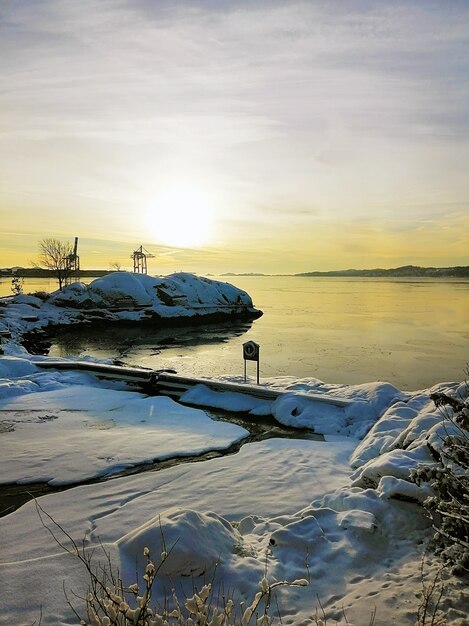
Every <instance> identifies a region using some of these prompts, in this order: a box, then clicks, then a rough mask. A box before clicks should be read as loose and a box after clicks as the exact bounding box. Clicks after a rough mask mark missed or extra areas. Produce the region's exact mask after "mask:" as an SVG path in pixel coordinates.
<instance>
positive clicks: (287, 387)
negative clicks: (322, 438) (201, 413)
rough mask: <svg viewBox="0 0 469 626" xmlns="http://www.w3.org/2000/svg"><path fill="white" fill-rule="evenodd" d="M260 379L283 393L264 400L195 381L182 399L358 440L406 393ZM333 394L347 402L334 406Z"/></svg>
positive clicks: (383, 387)
mask: <svg viewBox="0 0 469 626" xmlns="http://www.w3.org/2000/svg"><path fill="white" fill-rule="evenodd" d="M263 382H264V381H263ZM265 382H266V383H267V384H268V386H269V388H271V389H275V390H278V391H282V392H284V393H283V394H282V395H281V396H279V397H278V398H277V399H276V400H274V401H268V400H262V399H259V398H257V397H255V396H252V395H245V394H241V393H234V392H220V391H214V390H213V389H209V388H208V387H207V386H206V385H196V386H194V387H193V388H191V389H189V391H187V392H185V393H184V394H183V396H182V397H181V400H182V401H183V402H187V403H189V404H196V405H201V406H210V407H217V408H222V409H225V410H227V411H244V412H248V413H250V414H251V415H253V416H256V415H273V416H274V417H275V419H276V420H277V421H278V422H280V423H281V424H284V425H285V426H292V427H294V428H308V429H310V430H313V431H315V432H317V433H320V434H323V435H343V436H352V437H356V438H362V437H363V436H364V435H365V433H366V432H367V431H368V430H369V429H370V427H371V426H372V425H373V424H374V423H375V422H376V420H377V419H378V418H379V417H380V416H381V415H382V414H383V412H384V411H385V410H386V409H387V408H388V407H390V406H392V405H393V404H394V403H395V402H398V401H400V400H402V399H404V398H407V397H408V396H407V394H404V393H402V392H401V391H399V390H398V389H396V388H395V387H393V386H392V385H390V384H389V383H372V384H362V385H326V384H325V383H322V382H321V381H318V380H317V379H314V378H313V379H303V380H301V381H296V382H294V383H293V384H292V383H290V381H289V379H285V378H273V379H270V380H268V381H265ZM317 395H321V396H322V398H323V399H324V398H329V399H330V400H331V404H328V403H325V402H323V401H319V400H318V399H317V397H316V396H317ZM337 397H339V398H340V399H343V400H347V401H348V403H347V404H346V405H345V406H335V405H334V404H332V402H333V401H334V398H337Z"/></svg>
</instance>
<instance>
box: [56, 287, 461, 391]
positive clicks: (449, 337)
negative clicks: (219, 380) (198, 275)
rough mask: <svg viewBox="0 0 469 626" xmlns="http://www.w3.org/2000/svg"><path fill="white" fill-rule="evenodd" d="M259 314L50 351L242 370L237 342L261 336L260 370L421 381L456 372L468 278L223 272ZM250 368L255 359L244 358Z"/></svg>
mask: <svg viewBox="0 0 469 626" xmlns="http://www.w3.org/2000/svg"><path fill="white" fill-rule="evenodd" d="M222 280H226V281H227V282H231V283H233V284H234V285H236V286H238V287H240V288H242V289H245V290H246V291H247V292H248V293H249V294H250V295H251V296H252V298H253V301H254V303H255V305H256V306H257V307H258V308H260V309H262V310H263V311H264V315H263V317H261V318H260V319H259V320H256V321H255V322H253V323H252V326H251V325H249V324H248V325H235V326H234V327H231V326H229V325H228V326H227V325H222V326H218V327H217V326H213V325H210V326H201V327H198V328H194V329H191V330H187V329H177V328H176V329H166V330H164V331H162V332H160V333H149V332H148V331H147V330H146V329H145V330H142V329H134V330H132V331H131V332H127V331H126V332H124V333H120V332H118V333H116V331H115V329H113V330H112V332H111V333H103V331H99V333H97V335H96V336H93V337H90V336H87V337H84V336H79V337H77V336H76V334H75V336H74V337H70V336H66V334H64V337H63V338H62V339H61V340H60V342H57V343H56V344H55V345H54V346H53V348H52V350H51V354H53V355H61V356H65V355H68V354H94V355H96V356H100V357H113V358H122V359H125V361H126V362H128V363H133V364H139V365H144V366H148V367H154V368H173V369H175V370H177V372H178V373H181V374H187V375H194V376H216V375H221V374H228V375H241V374H242V371H243V361H242V344H243V343H244V342H245V341H247V340H250V339H252V340H254V341H257V342H258V343H260V344H261V377H262V376H265V377H267V376H294V377H315V378H319V379H321V380H324V381H326V382H336V383H362V382H369V381H373V380H387V381H389V382H391V383H393V384H394V385H396V386H397V387H399V388H401V389H420V388H424V387H428V386H431V385H433V384H435V383H436V382H440V381H444V380H462V379H463V378H464V369H465V366H466V364H467V362H468V361H469V350H468V348H469V316H468V315H467V312H468V311H469V281H464V280H459V279H454V280H435V279H382V278H371V279H358V278H332V279H329V278H306V277H289V276H288V277H287V276H252V277H240V276H230V277H227V278H222ZM248 365H249V366H250V367H248V371H249V373H250V374H252V376H253V377H254V375H255V371H254V364H252V363H251V364H248Z"/></svg>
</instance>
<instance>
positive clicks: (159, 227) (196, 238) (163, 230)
mask: <svg viewBox="0 0 469 626" xmlns="http://www.w3.org/2000/svg"><path fill="white" fill-rule="evenodd" d="M149 222H150V223H149V228H151V232H152V235H153V237H154V239H155V240H156V241H158V242H159V243H161V244H163V245H165V246H174V247H176V248H193V247H199V246H203V245H205V244H207V243H208V242H209V241H210V240H211V238H212V236H213V230H214V214H213V209H212V205H211V201H210V198H209V196H208V195H207V194H205V193H204V192H202V191H200V190H199V189H196V188H194V187H189V186H175V187H171V188H169V189H166V190H164V191H163V192H161V193H160V194H159V195H158V196H157V198H156V199H155V201H154V203H153V206H152V209H151V211H150V215H149Z"/></svg>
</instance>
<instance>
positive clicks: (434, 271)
mask: <svg viewBox="0 0 469 626" xmlns="http://www.w3.org/2000/svg"><path fill="white" fill-rule="evenodd" d="M295 276H361V277H374V276H389V277H393V276H395V277H399V276H403V277H405V276H408V277H425V276H427V277H434V278H469V266H467V265H459V266H456V267H418V266H417V265H403V266H402V267H393V268H391V269H387V270H385V269H381V268H376V269H371V270H353V269H349V270H334V271H331V272H302V273H300V274H295Z"/></svg>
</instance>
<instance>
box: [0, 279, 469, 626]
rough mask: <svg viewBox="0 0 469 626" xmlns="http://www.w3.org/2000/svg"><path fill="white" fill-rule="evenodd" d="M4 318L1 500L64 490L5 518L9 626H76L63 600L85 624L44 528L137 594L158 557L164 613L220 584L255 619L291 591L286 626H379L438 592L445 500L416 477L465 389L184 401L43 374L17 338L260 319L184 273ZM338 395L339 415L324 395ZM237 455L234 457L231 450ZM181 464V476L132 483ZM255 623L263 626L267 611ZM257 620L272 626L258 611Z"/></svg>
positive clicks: (449, 585)
mask: <svg viewBox="0 0 469 626" xmlns="http://www.w3.org/2000/svg"><path fill="white" fill-rule="evenodd" d="M124 287H125V289H124ZM124 298H125V299H126V300H124ZM3 313H4V315H3V317H2V318H0V325H1V327H2V328H3V329H4V330H8V332H9V333H10V335H11V336H10V337H9V338H8V339H6V341H5V342H4V344H3V349H4V355H3V356H2V357H0V441H1V442H2V455H1V458H0V469H1V471H0V483H1V485H0V491H1V488H2V486H3V487H7V486H11V485H18V486H21V485H24V490H25V491H27V489H28V485H36V486H37V485H38V484H47V485H49V486H51V487H52V488H57V489H65V490H63V491H57V493H50V494H49V495H46V496H43V497H41V498H39V499H38V504H39V506H40V508H39V509H38V508H37V507H36V504H35V502H34V501H29V502H27V503H26V504H24V505H23V506H22V507H21V508H19V509H17V510H16V511H13V512H11V511H9V510H3V511H2V514H3V517H2V518H1V519H0V605H1V607H2V610H1V612H0V624H5V625H6V624H8V626H12V625H14V624H32V623H34V622H36V623H37V622H38V621H40V623H41V624H42V625H48V624H61V625H65V624H75V623H78V621H77V618H76V616H75V615H74V613H73V611H72V609H71V607H70V606H69V604H68V602H67V599H66V597H65V595H64V589H65V591H66V592H67V595H68V598H69V600H70V602H71V604H72V605H73V606H74V607H75V608H76V610H77V611H78V612H79V613H80V614H81V615H84V616H85V618H86V597H87V593H88V587H89V577H88V576H87V574H86V571H85V568H84V567H83V564H82V563H81V562H80V561H79V559H77V558H76V556H73V555H71V554H69V553H67V551H66V550H64V549H63V548H61V547H60V546H59V545H58V544H57V542H56V541H55V540H54V539H53V537H52V536H51V534H50V532H49V531H48V530H47V528H46V527H48V528H49V529H50V531H52V533H53V534H54V535H55V536H56V538H58V539H59V540H60V542H62V543H63V544H64V546H65V547H66V548H68V549H72V550H73V544H71V543H70V540H71V539H73V540H74V541H75V542H76V544H77V545H79V546H83V550H84V554H86V555H89V554H91V552H94V557H93V558H94V559H95V562H96V563H97V562H99V560H100V559H101V560H102V559H103V558H104V556H103V552H102V550H105V552H106V553H107V554H108V556H109V559H110V562H111V563H112V565H113V567H114V568H115V570H116V571H117V570H119V572H120V575H121V576H122V578H123V580H124V584H125V585H126V586H129V585H131V584H133V583H135V581H136V575H137V572H138V574H139V576H140V582H142V581H141V574H142V571H143V569H144V568H145V566H146V562H147V561H146V558H145V557H144V550H145V548H147V547H148V548H149V549H150V551H151V555H152V557H153V559H154V560H155V561H156V562H158V561H159V560H160V559H162V560H163V563H162V566H161V569H160V571H159V573H158V577H157V582H156V583H155V587H154V590H153V600H154V602H155V603H157V602H164V599H165V598H167V597H168V596H169V597H172V593H173V592H172V590H173V589H174V590H176V593H177V594H178V596H179V597H180V598H184V597H191V596H193V593H194V589H201V588H203V586H204V585H205V584H206V583H207V582H209V581H211V584H212V591H211V593H213V594H214V596H213V597H214V598H217V597H220V596H221V595H223V594H225V593H227V594H228V595H229V596H232V597H233V600H234V602H235V605H236V606H237V607H238V609H239V610H241V611H245V610H246V609H247V608H249V606H250V604H251V602H252V600H253V598H254V596H255V594H256V592H258V591H259V590H261V593H262V590H265V589H266V588H268V586H269V585H272V584H275V583H277V582H278V583H281V582H282V581H289V582H290V583H294V584H293V586H292V585H280V586H278V587H277V588H276V594H277V600H278V606H279V611H280V614H281V616H282V623H283V624H288V625H292V624H294V625H298V626H303V625H305V626H306V624H319V623H325V622H320V621H318V620H319V619H320V618H321V619H322V618H323V616H322V613H321V611H322V610H324V612H325V615H326V616H327V619H328V620H329V621H328V623H330V624H332V623H333V624H336V623H337V624H351V625H352V624H354V625H355V626H365V625H367V624H369V623H371V622H370V614H371V613H372V612H373V611H374V610H376V618H375V624H376V625H380V626H387V625H391V624H399V626H406V625H408V626H414V624H415V623H416V619H417V610H418V606H419V603H420V602H421V591H422V581H423V583H424V584H427V582H428V580H430V581H431V580H433V579H434V576H435V573H436V572H438V569H439V564H438V561H437V560H436V559H431V558H430V559H429V561H428V562H426V564H425V565H424V567H423V568H422V558H423V555H424V554H425V550H426V548H425V546H426V543H427V540H428V538H429V537H430V536H431V534H432V529H431V522H430V520H429V518H428V514H427V512H426V511H425V509H424V508H423V507H422V502H423V501H424V500H425V499H426V498H427V497H428V495H429V494H430V493H431V491H430V489H429V486H428V484H427V483H421V484H418V482H417V481H415V479H414V478H413V472H414V470H415V469H416V468H417V467H434V466H436V465H438V463H439V459H440V458H441V454H442V452H441V451H442V446H443V440H444V437H445V436H446V435H447V433H448V422H447V421H446V420H445V417H444V415H443V413H442V411H441V410H440V409H439V408H437V407H436V406H435V404H434V402H433V400H432V397H431V396H432V394H435V393H439V394H442V393H444V394H446V395H447V396H449V397H453V398H458V399H460V400H461V399H462V401H464V402H466V404H467V400H468V396H469V390H468V386H467V384H466V383H459V382H445V383H440V384H438V385H436V386H434V387H432V388H431V389H425V390H419V391H414V392H402V391H400V390H399V389H397V388H395V387H394V386H393V385H391V384H389V383H384V382H372V383H368V384H362V385H343V384H341V385H339V384H329V383H324V382H322V381H320V380H317V379H314V378H308V379H301V380H296V379H292V378H288V377H282V378H271V379H264V380H262V386H263V388H265V389H268V390H277V391H279V392H281V393H279V395H278V397H276V398H275V399H271V400H269V399H268V398H256V397H255V396H253V395H252V394H244V393H242V390H241V391H240V392H239V393H235V392H232V391H225V392H223V391H214V390H213V389H210V388H209V386H205V385H203V384H200V385H197V386H196V387H194V388H193V389H190V390H189V391H187V392H185V393H184V394H183V395H182V397H181V399H180V402H175V401H174V400H172V399H170V398H167V397H163V396H152V395H147V394H145V393H142V392H140V391H135V390H132V389H131V388H129V387H128V386H127V385H126V384H125V383H123V382H109V381H107V382H106V381H102V380H99V379H98V378H96V377H95V376H94V375H92V374H90V373H85V372H81V371H58V370H46V371H45V370H44V369H41V368H40V367H38V363H40V362H41V360H44V359H45V358H47V357H40V356H32V355H30V354H28V353H27V352H26V350H25V349H24V347H21V346H20V344H19V342H20V341H21V337H22V336H23V334H24V332H26V331H28V330H31V329H40V328H47V327H48V325H51V324H54V325H57V324H75V323H92V322H93V320H94V319H95V317H96V316H97V317H98V319H105V320H109V321H113V322H114V321H117V322H118V321H119V320H129V319H130V320H134V321H136V322H145V321H149V320H151V321H153V322H156V321H161V320H165V321H166V320H175V319H178V318H182V317H184V318H188V319H191V320H192V319H193V318H194V317H199V318H200V319H212V318H213V316H214V315H216V316H218V315H221V316H226V315H229V316H230V315H248V316H254V317H255V316H257V315H259V314H260V313H259V312H258V311H256V309H255V308H254V307H253V305H252V301H251V299H250V298H249V296H248V295H247V294H246V293H245V292H242V291H240V290H238V289H235V288H234V287H232V286H230V285H226V284H224V283H218V282H216V281H210V280H207V279H197V278H195V277H194V276H192V275H189V274H175V275H173V276H171V277H167V278H161V279H159V278H150V277H146V276H133V275H132V276H129V275H126V274H122V275H120V274H113V275H111V276H107V277H104V278H102V279H98V280H96V281H94V282H93V283H92V284H91V285H89V286H84V285H80V284H76V285H71V286H70V287H68V288H66V289H65V290H64V291H62V292H56V293H55V294H53V295H51V296H50V297H49V298H45V299H44V298H43V297H38V296H18V297H16V298H10V299H9V300H8V302H7V305H6V306H4V307H3ZM230 380H231V381H234V382H239V381H236V379H233V378H232V379H230ZM318 396H321V401H319V399H318ZM337 397H340V398H341V399H342V400H343V402H342V403H341V404H339V405H338V404H334V403H333V402H332V401H331V402H328V401H327V400H328V399H330V400H332V399H333V398H337ZM433 397H434V396H433ZM324 400H325V401H324ZM208 407H217V408H218V409H223V410H225V411H231V412H232V413H233V415H236V414H237V413H242V414H243V416H244V418H245V419H249V420H252V422H253V423H256V422H257V421H260V420H262V419H265V416H267V415H268V416H272V418H271V419H272V424H275V423H276V424H283V425H286V426H288V427H293V428H295V429H296V431H297V433H298V436H297V438H279V437H278V436H276V431H275V427H274V428H272V431H271V432H270V433H267V435H268V436H267V435H266V437H265V438H264V439H263V440H257V441H251V440H250V438H249V432H248V431H247V430H246V428H244V427H243V426H242V425H240V424H239V423H236V421H235V420H234V421H233V423H230V422H229V421H220V420H215V419H212V416H211V415H210V413H209V412H208V410H207V409H208ZM204 408H205V410H204ZM449 411H451V409H449ZM312 433H316V434H321V435H323V440H321V441H319V440H317V437H316V438H315V439H313V437H312V436H311V434H312ZM234 445H236V446H237V447H236V450H237V452H236V454H229V455H226V456H224V455H223V452H224V451H226V452H228V451H233V446H234ZM215 451H217V452H218V456H217V458H210V453H213V452H215ZM204 454H208V455H209V456H208V457H203V458H206V459H207V460H204V461H203V462H197V458H196V457H200V455H204ZM184 458H185V459H186V462H184V463H183V462H181V461H182V460H183V459H184ZM168 459H172V460H173V461H174V463H173V466H162V467H163V469H159V471H145V472H140V473H138V474H135V475H132V469H133V468H139V467H140V468H143V467H145V466H147V467H148V468H149V469H150V468H151V469H152V470H157V469H158V468H159V464H160V463H162V462H164V461H166V460H168ZM187 459H189V462H187ZM127 470H130V471H129V472H128V473H129V475H125V473H126V471H127ZM116 475H119V477H116ZM41 511H42V512H41ZM48 516H50V517H48ZM56 524H59V525H60V526H57V525H56ZM63 531H66V533H68V536H66V535H65V534H64V533H63ZM105 560H106V558H104V561H105ZM422 572H423V573H422ZM266 586H267V587H266ZM134 589H135V588H134ZM465 592H466V582H465V580H464V579H460V578H455V577H453V576H450V575H448V576H447V581H446V591H445V595H444V596H443V598H442V601H441V606H440V608H441V609H442V610H443V611H444V613H445V614H446V618H447V620H448V623H449V624H452V625H453V626H463V625H464V624H467V605H465V604H464V598H465ZM132 593H133V592H132V589H130V591H129V594H130V597H129V598H128V600H129V603H130V604H131V603H132V602H134V599H133V598H134V596H133V595H132ZM419 598H420V599H419ZM199 600H200V598H199ZM183 602H184V600H183ZM194 602H195V605H197V600H194ZM319 602H320V604H319ZM189 605H190V606H192V604H190V603H189ZM195 605H194V606H195ZM122 606H124V605H122ZM320 606H322V607H323V609H321V608H320ZM196 608H197V607H196ZM316 609H318V611H319V613H316ZM122 610H123V611H124V610H127V609H126V608H125V606H124V608H123V609H122ZM194 610H195V609H194ZM129 611H130V609H129ZM129 615H130V613H129ZM244 617H245V619H244V622H243V623H245V624H251V625H252V626H254V625H255V624H256V615H255V614H253V616H252V618H251V619H250V620H249V619H247V618H248V617H249V615H248V614H246V613H245V615H244ZM258 617H259V619H260V620H261V621H260V622H258V623H259V624H261V626H262V625H265V626H266V625H267V624H268V623H269V622H268V620H267V621H266V620H265V619H264V620H263V621H262V610H261V613H260V615H259V616H258ZM274 621H276V618H275V612H274ZM87 623H88V622H87ZM90 623H96V624H105V623H109V622H106V621H94V622H93V621H92V620H91V618H90ZM127 623H133V622H131V621H129V622H127ZM148 623H150V622H148ZM152 623H153V622H152ZM155 623H157V622H155ZM237 623H241V617H240V616H239V617H238V621H237Z"/></svg>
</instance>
